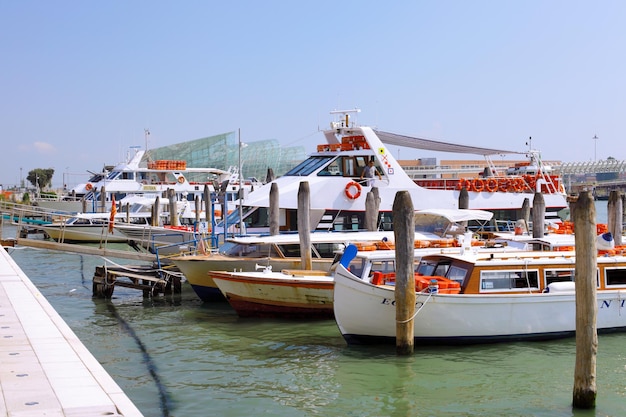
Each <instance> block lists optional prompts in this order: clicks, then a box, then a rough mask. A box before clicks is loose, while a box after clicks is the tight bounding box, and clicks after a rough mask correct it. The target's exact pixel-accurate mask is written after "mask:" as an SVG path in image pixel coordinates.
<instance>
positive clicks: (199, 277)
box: [171, 253, 332, 301]
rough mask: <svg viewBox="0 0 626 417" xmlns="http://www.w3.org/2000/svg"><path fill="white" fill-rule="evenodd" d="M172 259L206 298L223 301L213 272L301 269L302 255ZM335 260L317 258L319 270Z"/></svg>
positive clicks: (316, 267)
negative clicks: (286, 257) (211, 272)
mask: <svg viewBox="0 0 626 417" xmlns="http://www.w3.org/2000/svg"><path fill="white" fill-rule="evenodd" d="M171 260H172V262H174V264H175V265H176V267H178V269H180V271H181V272H182V273H183V275H185V278H186V279H187V282H189V284H190V285H191V287H192V288H193V290H194V291H195V293H196V294H197V295H198V297H200V299H201V300H202V301H214V300H216V299H217V300H220V299H221V300H223V299H224V297H223V295H222V293H221V291H220V290H219V288H218V287H217V285H216V284H215V281H214V280H213V278H212V277H211V276H209V271H235V270H236V271H255V270H256V269H257V266H264V265H272V268H273V269H274V270H276V271H281V270H283V269H297V268H300V265H301V264H302V261H301V259H300V258H293V259H285V258H282V259H281V258H269V259H268V258H235V257H232V256H224V255H222V254H219V253H216V254H210V255H194V256H179V257H176V258H171ZM331 263H332V259H314V260H313V267H314V268H315V269H320V270H325V271H328V270H329V269H330V265H331Z"/></svg>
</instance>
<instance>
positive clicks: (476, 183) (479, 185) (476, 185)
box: [471, 178, 485, 193]
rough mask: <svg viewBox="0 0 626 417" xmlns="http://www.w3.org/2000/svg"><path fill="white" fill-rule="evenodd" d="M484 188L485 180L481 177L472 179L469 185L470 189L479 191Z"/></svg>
mask: <svg viewBox="0 0 626 417" xmlns="http://www.w3.org/2000/svg"><path fill="white" fill-rule="evenodd" d="M484 189H485V182H484V181H483V180H482V179H480V178H477V179H475V180H473V181H472V186H471V190H472V191H476V192H478V193H479V192H481V191H482V190H484Z"/></svg>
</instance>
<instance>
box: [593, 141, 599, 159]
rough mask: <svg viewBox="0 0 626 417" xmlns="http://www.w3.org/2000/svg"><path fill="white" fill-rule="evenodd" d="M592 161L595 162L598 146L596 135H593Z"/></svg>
mask: <svg viewBox="0 0 626 417" xmlns="http://www.w3.org/2000/svg"><path fill="white" fill-rule="evenodd" d="M592 139H593V162H596V161H597V160H598V158H597V157H596V148H597V147H598V135H593V138H592Z"/></svg>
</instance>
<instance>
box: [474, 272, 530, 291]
mask: <svg viewBox="0 0 626 417" xmlns="http://www.w3.org/2000/svg"><path fill="white" fill-rule="evenodd" d="M538 276H539V273H538V272H537V271H536V270H518V271H504V270H503V271H483V272H481V273H480V289H481V291H485V292H489V291H517V290H527V289H528V290H538V289H539V279H538Z"/></svg>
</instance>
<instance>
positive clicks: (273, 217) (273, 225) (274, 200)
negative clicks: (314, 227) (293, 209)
mask: <svg viewBox="0 0 626 417" xmlns="http://www.w3.org/2000/svg"><path fill="white" fill-rule="evenodd" d="M278 199H279V194H278V184H276V183H275V182H273V183H272V185H271V186H270V209H269V216H270V235H271V236H274V235H277V234H278V232H279V231H280V208H279V205H278V204H279V203H278V201H279V200H278ZM298 217H299V216H298Z"/></svg>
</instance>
